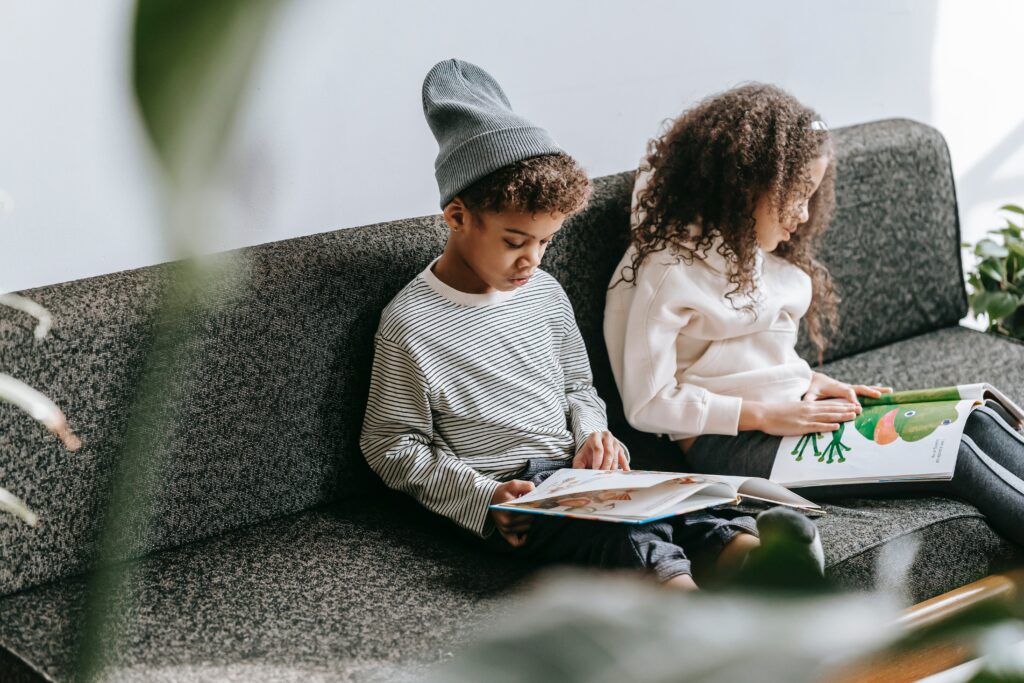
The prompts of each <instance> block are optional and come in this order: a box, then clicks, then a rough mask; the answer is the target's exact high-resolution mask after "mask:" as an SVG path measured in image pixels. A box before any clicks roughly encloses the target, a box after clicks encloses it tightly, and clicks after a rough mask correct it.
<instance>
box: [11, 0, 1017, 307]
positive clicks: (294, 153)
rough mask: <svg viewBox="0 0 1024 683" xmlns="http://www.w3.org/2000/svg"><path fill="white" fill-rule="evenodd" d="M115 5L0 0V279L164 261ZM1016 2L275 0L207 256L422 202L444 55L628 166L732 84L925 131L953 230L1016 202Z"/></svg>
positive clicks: (124, 31) (587, 157)
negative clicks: (426, 86) (943, 174)
mask: <svg viewBox="0 0 1024 683" xmlns="http://www.w3.org/2000/svg"><path fill="white" fill-rule="evenodd" d="M132 7H133V3H132V2H131V0H96V1H94V2H89V3H70V2H59V1H58V0H33V2H25V1H24V0H0V67H2V71H0V73H2V74H3V76H2V78H3V89H2V91H0V92H2V93H3V99H2V106H0V205H2V206H0V287H2V288H7V289H21V288H26V287H31V286H36V285H42V284H48V283H53V282H60V281H64V280H71V279H77V278H81V277H85V276H89V275H95V274H99V273H106V272H112V271H116V270H121V269H125V268H132V267H137V266H143V265H148V264H152V263H156V262H160V261H164V260H168V259H170V258H172V257H173V256H174V255H173V254H171V253H170V251H169V249H168V248H167V246H166V244H165V242H164V240H163V235H162V233H161V230H160V223H159V216H158V213H157V211H156V206H157V199H156V198H157V192H156V190H155V181H154V177H155V176H154V174H153V173H152V169H151V166H150V163H149V157H148V151H147V149H146V147H145V144H144V140H143V136H142V135H141V132H140V128H139V125H138V123H137V120H136V115H135V111H134V105H133V103H132V99H131V93H130V86H129V82H128V68H129V64H128V54H129V49H128V48H129V46H128V38H129V32H130V27H131V13H132ZM1021 26H1024V3H1019V2H1014V1H1013V0H979V1H975V2H967V0H941V1H937V2H928V1H927V0H862V1H860V2H856V3H853V2H850V3H830V2H820V1H819V0H816V1H813V2H812V1H809V0H774V1H773V2H770V3H765V2H759V1H756V0H743V1H740V0H735V1H733V2H718V3H714V2H707V1H706V0H704V1H700V2H682V1H669V0H641V1H626V0H590V1H589V2H587V1H586V0H519V1H518V2H516V3H497V2H487V3H484V2H479V1H476V2H473V1H471V0H438V1H436V2H432V3H426V2H414V1H413V0H407V1H404V2H402V1H399V0H358V1H357V0H352V1H348V2H343V1H341V0H291V2H289V3H287V4H286V5H285V9H284V10H283V11H282V13H281V14H280V15H279V17H278V21H277V22H276V25H275V29H274V33H273V35H272V38H271V41H270V43H269V44H268V46H267V49H266V50H265V52H264V55H263V61H262V62H261V64H260V66H259V69H258V72H257V75H256V78H255V81H254V86H255V87H254V88H253V90H252V92H251V96H250V99H249V102H248V106H247V108H246V110H245V113H244V116H243V119H242V121H241V122H240V123H241V125H240V126H239V129H238V131H237V137H236V138H235V140H234V141H233V142H232V145H231V147H230V154H229V158H228V163H227V165H226V168H225V176H224V182H223V188H222V189H223V207H222V208H223V211H222V220H221V223H220V225H221V227H220V228H219V229H218V230H217V231H216V233H215V234H211V235H209V236H208V239H207V241H206V244H205V245H204V248H206V249H208V250H221V249H227V248H232V247H237V246H242V245H248V244H257V243H261V242H267V241H271V240H278V239H285V238H288V237H293V236H297V235H305V234H310V233H316V232H323V231H328V230H335V229H339V228H346V227H351V226H355V225H362V224H366V223H372V222H377V221H384V220H389V219H393V218H399V217H405V216H412V215H421V214H426V213H434V212H436V211H437V210H438V207H437V189H436V186H435V185H434V180H433V159H434V154H435V151H436V147H435V143H434V141H433V138H432V137H431V135H430V131H429V129H428V128H427V126H426V123H425V122H424V121H423V116H422V111H421V105H420V95H419V93H420V83H421V80H422V78H423V76H424V74H425V73H426V71H427V69H429V67H430V66H431V65H432V64H434V63H435V62H436V61H438V60H440V59H444V58H447V57H453V56H457V57H460V58H463V59H467V60H470V61H473V62H476V63H478V64H480V65H481V66H483V67H484V68H486V69H487V70H488V71H490V72H491V73H492V74H493V75H494V76H495V77H496V78H497V79H498V80H499V81H500V82H501V83H502V84H503V86H504V87H505V89H506V92H507V93H508V95H509V97H510V99H511V100H512V103H513V105H514V106H515V107H516V108H517V109H518V110H519V111H520V112H521V113H523V114H525V115H527V116H529V117H531V118H533V119H534V120H536V121H537V122H538V123H540V124H542V125H544V126H546V127H548V128H549V129H550V130H551V131H552V132H553V133H554V135H555V137H556V139H557V140H558V141H559V142H560V143H561V144H562V146H563V147H565V148H566V149H567V150H569V151H570V152H572V153H573V154H574V155H576V156H577V157H578V158H579V159H580V160H581V162H582V163H583V164H584V166H585V167H586V168H587V169H588V171H589V172H590V173H591V175H603V174H606V173H614V172H617V171H621V170H624V169H627V168H632V167H634V166H635V165H636V162H637V160H638V159H639V157H640V155H641V153H642V152H643V149H644V145H645V142H646V140H647V139H648V138H650V137H651V136H653V135H655V134H656V133H657V132H658V130H659V127H660V126H661V123H662V121H663V120H664V119H666V118H668V117H671V116H673V115H675V114H677V113H678V112H679V111H681V110H682V109H683V108H685V107H686V106H687V105H689V104H691V103H693V102H694V101H696V100H698V99H700V98H701V97H703V96H704V95H707V94H709V93H712V92H715V91H719V90H723V89H726V88H728V87H731V86H733V85H735V84H737V83H740V82H742V81H746V80H762V81H769V82H774V83H777V84H779V85H781V86H783V87H785V88H787V89H789V90H790V91H791V92H793V93H794V94H795V95H797V97H799V98H801V99H802V100H804V101H805V102H807V103H808V104H810V105H812V106H814V107H815V108H816V109H818V110H819V111H820V112H822V114H823V116H824V117H825V119H826V120H827V121H828V122H829V123H830V124H831V125H832V126H833V127H835V126H841V125H845V124H850V123H858V122H862V121H869V120H873V119H879V118H886V117H908V118H912V119H916V120H919V121H923V122H926V123H929V124H931V125H933V126H936V127H937V128H938V129H939V130H941V131H942V132H943V133H944V135H945V136H946V138H947V140H948V141H949V145H950V149H951V153H952V157H953V166H954V172H955V175H956V179H957V182H958V187H959V196H960V202H961V216H962V218H963V226H964V236H965V238H967V239H976V238H977V237H979V236H980V235H981V234H982V233H983V232H984V231H985V230H986V229H988V228H991V227H996V225H997V224H998V216H997V215H996V213H995V208H996V207H997V206H999V205H1000V204H1003V203H1006V202H1008V201H1016V202H1018V203H1020V202H1024V89H1022V88H1021V86H1020V73H1021V72H1020V66H1021V63H1022V58H1021V54H1022V52H1021V48H1020V40H1019V35H1020V34H1019V31H1020V27H1021Z"/></svg>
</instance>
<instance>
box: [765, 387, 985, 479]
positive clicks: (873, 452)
mask: <svg viewBox="0 0 1024 683" xmlns="http://www.w3.org/2000/svg"><path fill="white" fill-rule="evenodd" d="M974 404H975V402H974V401H972V400H961V401H933V402H928V403H898V404H892V403H881V404H876V405H872V406H867V405H865V407H864V411H863V412H862V413H861V414H860V415H858V416H857V419H856V420H852V421H850V422H846V423H844V424H842V425H840V428H839V430H838V431H835V432H831V433H822V434H810V435H806V436H802V437H795V436H794V437H786V438H784V439H782V443H781V444H780V445H779V450H778V452H777V453H776V456H775V464H774V466H773V467H772V473H771V480H772V481H775V482H778V483H779V484H782V485H784V486H792V487H799V486H818V485H824V484H844V483H848V484H854V483H871V482H881V481H901V480H902V481H913V480H928V479H950V478H952V476H953V468H954V467H955V466H956V455H957V452H958V450H959V448H960V436H961V434H963V430H964V424H965V423H966V422H967V417H968V415H969V414H970V411H971V409H972V407H973V405H974Z"/></svg>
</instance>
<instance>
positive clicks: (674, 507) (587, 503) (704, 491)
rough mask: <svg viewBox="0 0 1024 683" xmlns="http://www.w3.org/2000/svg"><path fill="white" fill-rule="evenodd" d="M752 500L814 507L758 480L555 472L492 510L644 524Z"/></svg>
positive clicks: (672, 474)
mask: <svg viewBox="0 0 1024 683" xmlns="http://www.w3.org/2000/svg"><path fill="white" fill-rule="evenodd" d="M740 498H752V499H755V500H760V501H764V502H768V503H778V504H781V505H789V506H791V507H796V508H801V509H808V510H813V509H817V507H818V506H817V505H815V504H814V503H812V502H811V501H809V500H807V499H806V498H803V497H801V496H798V495H797V494H795V493H793V492H792V491H787V490H786V489H785V488H784V487H782V486H779V485H778V484H774V483H772V482H770V481H768V480H767V479H761V478H758V477H727V476H720V475H710V474H681V473H679V472H649V471H645V470H631V471H629V472H623V471H621V470H583V469H570V468H566V469H564V470H557V471H556V472H555V473H554V474H552V475H551V476H550V477H548V478H547V479H545V480H544V481H543V482H541V483H540V485H539V486H537V488H535V489H534V490H533V491H531V492H530V493H528V494H526V495H525V496H521V497H519V498H516V499H515V500H512V501H509V502H507V503H502V504H500V505H491V506H490V507H491V509H492V510H508V511H510V512H528V513H533V514H538V515H556V516H559V517H578V518H580V519H596V520H602V521H607V522H624V523H626V524H643V523H645V522H653V521H655V520H659V519H665V518H666V517H674V516H676V515H683V514H686V513H687V512H695V511H697V510H703V509H705V508H709V507H715V506H717V505H731V504H735V503H738V502H739V501H740Z"/></svg>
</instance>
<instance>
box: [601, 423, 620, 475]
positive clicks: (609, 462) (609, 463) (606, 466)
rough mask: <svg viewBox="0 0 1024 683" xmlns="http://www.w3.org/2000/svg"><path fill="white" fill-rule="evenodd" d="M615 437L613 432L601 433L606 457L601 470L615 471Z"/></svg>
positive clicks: (603, 459) (602, 447)
mask: <svg viewBox="0 0 1024 683" xmlns="http://www.w3.org/2000/svg"><path fill="white" fill-rule="evenodd" d="M615 446H616V443H615V437H614V436H612V433H611V432H602V433H601V450H602V451H603V455H604V457H603V458H602V461H601V469H603V470H610V469H614V466H615V464H616V461H617V458H616V457H615V456H616V451H615Z"/></svg>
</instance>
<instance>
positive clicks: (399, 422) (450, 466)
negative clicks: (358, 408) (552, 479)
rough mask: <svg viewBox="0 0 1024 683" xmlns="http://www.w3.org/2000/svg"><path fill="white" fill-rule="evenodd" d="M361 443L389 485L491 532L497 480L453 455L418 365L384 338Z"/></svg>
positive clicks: (378, 342)
mask: <svg viewBox="0 0 1024 683" xmlns="http://www.w3.org/2000/svg"><path fill="white" fill-rule="evenodd" d="M359 445H360V447H361V448H362V451H363V455H364V456H365V457H366V462H367V463H368V464H369V465H370V468H371V469H372V470H373V471H374V472H376V473H377V474H378V475H379V476H380V478H381V479H383V480H384V483H385V484H387V485H388V486H389V487H391V488H393V489H395V490H398V491H402V492H403V493H407V494H409V495H411V496H412V497H413V498H415V499H416V500H418V501H419V502H420V504H421V505H423V506H424V507H425V508H427V509H428V510H431V511H433V512H436V513H437V514H440V515H444V516H445V517H447V518H449V519H451V520H452V521H453V522H455V523H456V524H458V525H460V526H462V527H464V528H466V529H468V530H470V531H472V532H473V533H475V534H477V535H479V536H486V535H487V534H489V533H490V532H491V530H492V528H493V523H492V521H491V517H490V515H489V514H488V512H489V509H488V506H489V505H490V503H491V498H492V496H493V495H494V491H495V489H497V488H498V485H499V483H500V482H498V481H497V480H496V479H492V478H490V477H487V476H485V475H483V474H481V473H479V472H477V471H476V470H474V469H473V468H472V467H470V466H469V465H467V464H466V463H464V462H463V461H462V460H460V459H459V458H458V457H456V455H455V453H453V452H452V450H451V448H450V447H449V446H448V444H447V443H445V441H444V439H442V438H441V436H440V434H437V433H436V432H435V431H434V421H433V418H432V415H431V411H430V397H429V393H428V390H427V382H426V378H425V377H424V376H423V373H422V371H421V370H420V367H419V365H418V364H417V363H416V361H415V359H413V358H412V357H411V356H410V354H409V353H408V352H407V351H406V350H405V349H404V348H403V347H402V346H400V345H398V344H396V343H394V342H391V341H389V340H387V339H384V338H382V337H377V339H376V340H375V351H374V356H373V371H372V374H371V378H370V396H369V400H368V401H367V405H366V417H365V418H364V420H363V431H362V435H361V436H360V439H359Z"/></svg>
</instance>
